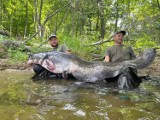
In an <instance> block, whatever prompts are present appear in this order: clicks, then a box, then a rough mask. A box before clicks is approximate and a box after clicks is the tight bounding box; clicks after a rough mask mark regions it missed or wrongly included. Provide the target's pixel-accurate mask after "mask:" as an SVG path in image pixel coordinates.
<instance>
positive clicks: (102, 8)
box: [98, 0, 105, 39]
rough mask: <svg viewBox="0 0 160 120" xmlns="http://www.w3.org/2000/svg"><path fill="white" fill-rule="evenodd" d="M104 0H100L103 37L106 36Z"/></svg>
mask: <svg viewBox="0 0 160 120" xmlns="http://www.w3.org/2000/svg"><path fill="white" fill-rule="evenodd" d="M103 2H104V1H103V0H98V4H99V11H100V24H101V30H100V33H101V38H102V39H103V38H104V36H105V16H104V6H103Z"/></svg>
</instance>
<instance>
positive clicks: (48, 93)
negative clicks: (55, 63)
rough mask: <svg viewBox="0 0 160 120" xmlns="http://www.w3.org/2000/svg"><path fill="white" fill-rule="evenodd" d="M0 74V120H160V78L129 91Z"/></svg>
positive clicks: (19, 73)
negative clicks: (34, 80)
mask: <svg viewBox="0 0 160 120" xmlns="http://www.w3.org/2000/svg"><path fill="white" fill-rule="evenodd" d="M32 76H33V73H32V72H31V71H0V117H1V118H0V119H1V120H160V77H158V76H154V77H153V76H152V77H151V78H152V79H151V80H148V81H145V82H143V83H142V84H141V85H140V86H139V88H138V89H135V90H132V91H123V90H120V91H118V90H116V89H114V88H112V87H105V86H99V85H96V84H93V85H87V86H85V85H80V86H77V85H75V83H74V82H75V81H73V80H60V79H54V80H47V79H45V80H41V81H36V82H33V81H32V79H31V77H32Z"/></svg>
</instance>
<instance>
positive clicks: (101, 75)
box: [27, 48, 156, 82]
mask: <svg viewBox="0 0 160 120" xmlns="http://www.w3.org/2000/svg"><path fill="white" fill-rule="evenodd" d="M155 56H156V50H155V49H154V48H151V49H146V50H145V51H144V52H143V53H142V54H140V55H139V56H138V57H137V58H136V59H134V60H128V61H124V62H121V63H107V62H104V61H87V60H84V59H81V58H80V57H78V56H77V55H73V54H66V53H62V52H44V53H36V54H32V55H30V57H29V60H28V62H27V63H28V64H29V65H31V64H39V65H41V66H42V67H44V68H45V69H47V70H48V71H50V72H52V73H55V74H57V73H65V74H72V75H73V76H74V77H75V78H76V79H77V80H80V81H85V82H95V81H98V80H104V79H106V78H111V77H115V76H117V75H119V74H120V72H121V71H122V70H123V69H125V68H126V67H133V68H137V69H142V68H145V67H147V66H149V65H150V64H151V63H152V62H153V60H154V58H155Z"/></svg>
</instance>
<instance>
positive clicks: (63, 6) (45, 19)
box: [24, 0, 72, 43]
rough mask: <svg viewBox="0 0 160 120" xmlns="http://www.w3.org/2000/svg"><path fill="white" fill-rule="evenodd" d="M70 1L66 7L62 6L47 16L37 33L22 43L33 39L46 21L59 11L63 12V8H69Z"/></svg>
mask: <svg viewBox="0 0 160 120" xmlns="http://www.w3.org/2000/svg"><path fill="white" fill-rule="evenodd" d="M71 2H72V0H70V2H69V3H68V4H66V5H64V6H63V7H61V8H59V9H57V10H56V11H55V12H54V13H53V14H51V15H49V16H47V18H46V19H45V20H44V22H43V24H42V26H41V28H39V29H38V31H37V32H36V33H35V34H33V35H32V36H31V37H30V38H28V39H27V40H26V41H24V43H26V42H27V41H28V40H30V39H32V38H33V37H35V36H36V35H37V34H38V33H39V32H40V31H41V29H42V28H43V27H44V25H45V24H46V23H47V22H48V20H50V19H51V18H52V17H53V16H54V15H56V14H57V13H58V12H59V11H61V10H63V9H64V8H66V7H67V6H69V5H70V4H71Z"/></svg>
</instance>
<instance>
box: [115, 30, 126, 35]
mask: <svg viewBox="0 0 160 120" xmlns="http://www.w3.org/2000/svg"><path fill="white" fill-rule="evenodd" d="M119 33H122V34H123V35H126V31H124V30H121V31H117V32H116V33H115V34H114V35H113V36H115V35H116V34H119Z"/></svg>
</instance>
